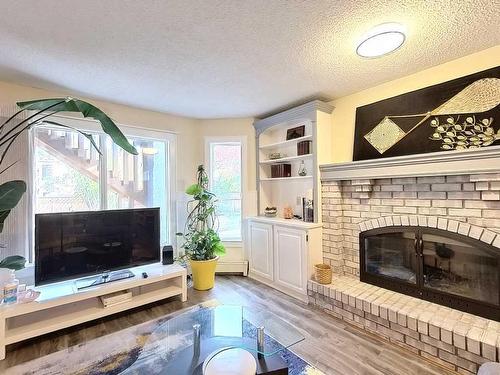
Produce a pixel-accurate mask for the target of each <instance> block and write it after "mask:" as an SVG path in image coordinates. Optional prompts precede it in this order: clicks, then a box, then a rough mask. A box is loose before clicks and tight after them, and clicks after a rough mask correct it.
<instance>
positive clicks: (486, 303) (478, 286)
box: [359, 227, 500, 321]
mask: <svg viewBox="0 0 500 375" xmlns="http://www.w3.org/2000/svg"><path fill="white" fill-rule="evenodd" d="M359 240H360V279H361V281H363V282H366V283H370V284H373V285H377V286H380V287H383V288H386V289H390V290H394V291H396V292H400V293H404V294H407V295H410V296H414V297H418V298H421V299H424V300H427V301H431V302H435V303H438V304H441V305H444V306H449V307H452V308H454V309H457V310H461V311H465V312H469V313H472V314H475V315H479V316H483V317H485V318H488V319H494V320H497V321H500V251H499V249H497V248H496V247H493V246H491V245H488V244H486V243H484V242H482V241H479V240H475V239H473V238H471V237H467V236H463V235H461V234H458V233H453V232H450V231H446V230H441V229H435V228H427V227H386V228H378V229H372V230H368V231H365V232H362V233H361V234H360V237H359Z"/></svg>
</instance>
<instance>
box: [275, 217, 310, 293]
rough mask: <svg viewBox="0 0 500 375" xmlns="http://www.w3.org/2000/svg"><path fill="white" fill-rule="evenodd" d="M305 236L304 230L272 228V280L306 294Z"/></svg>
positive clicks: (277, 226)
mask: <svg viewBox="0 0 500 375" xmlns="http://www.w3.org/2000/svg"><path fill="white" fill-rule="evenodd" d="M306 235H307V232H306V231H304V230H300V229H293V228H287V227H282V226H279V225H276V226H275V227H274V265H275V266H274V280H275V282H276V284H279V285H282V286H284V287H287V288H290V289H293V290H295V291H297V292H300V293H307V275H306V271H307V264H306V261H307V258H306Z"/></svg>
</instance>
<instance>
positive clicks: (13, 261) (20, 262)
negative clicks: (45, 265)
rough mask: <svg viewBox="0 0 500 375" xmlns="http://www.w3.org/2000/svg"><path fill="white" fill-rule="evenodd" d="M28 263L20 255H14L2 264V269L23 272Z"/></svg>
mask: <svg viewBox="0 0 500 375" xmlns="http://www.w3.org/2000/svg"><path fill="white" fill-rule="evenodd" d="M25 263H26V259H24V257H22V256H19V255H13V256H10V257H7V258H5V259H4V260H2V261H1V262H0V268H8V269H10V270H16V271H17V270H22V269H23V268H24V265H25Z"/></svg>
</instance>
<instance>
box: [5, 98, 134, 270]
mask: <svg viewBox="0 0 500 375" xmlns="http://www.w3.org/2000/svg"><path fill="white" fill-rule="evenodd" d="M17 106H18V107H19V110H18V111H17V112H16V113H14V114H13V115H12V116H11V117H9V118H8V119H7V120H6V121H5V122H4V123H3V124H1V125H0V168H1V169H0V175H1V174H3V173H5V171H7V170H8V169H10V168H11V167H12V166H13V165H14V164H16V162H14V163H11V164H10V165H7V166H5V167H4V166H3V164H4V161H5V157H6V155H7V152H8V151H9V149H10V148H11V147H12V146H13V144H14V142H15V141H16V139H18V138H19V136H20V135H21V134H22V133H23V132H25V131H27V130H29V129H30V128H31V127H34V126H36V125H38V124H41V123H42V122H43V123H48V124H52V125H57V126H59V127H62V128H68V129H72V130H76V131H77V132H79V133H80V134H82V135H83V136H84V137H85V138H87V139H88V140H89V141H90V143H91V145H92V146H93V147H95V149H96V150H97V152H98V153H99V154H100V155H101V151H100V150H99V148H98V147H97V144H96V143H95V141H94V138H93V137H92V135H91V134H88V133H85V132H83V131H81V130H78V129H75V128H73V127H70V126H67V125H64V124H60V123H57V122H54V121H51V120H48V119H47V118H48V117H50V116H52V115H54V114H56V113H59V112H70V113H71V112H72V113H80V114H82V115H83V116H84V117H90V118H93V119H95V120H97V121H99V123H100V124H101V127H102V130H103V131H104V132H105V133H106V134H108V135H109V136H110V137H111V139H112V140H113V142H114V143H116V144H117V145H118V146H120V147H121V148H123V149H124V150H125V151H127V152H129V153H131V154H133V155H137V154H138V152H137V150H136V149H135V147H134V146H133V145H131V144H130V143H129V142H128V140H127V138H126V137H125V136H124V135H123V133H122V132H121V131H120V129H119V128H118V126H116V124H115V123H114V122H113V120H111V118H109V116H107V115H106V114H105V113H104V112H103V111H101V110H100V109H99V108H97V107H95V106H93V105H92V104H90V103H87V102H85V101H83V100H79V99H74V98H71V97H66V98H54V99H39V100H32V101H27V102H18V103H17ZM25 111H32V112H29V115H28V116H25V118H23V119H19V117H20V115H21V114H23V113H24V112H25ZM25 192H26V182H25V181H22V180H13V181H7V182H5V183H3V184H1V185H0V233H1V232H2V231H3V227H4V223H5V220H6V219H7V217H8V216H9V214H10V212H11V211H12V210H13V209H14V208H15V207H16V206H17V204H18V203H19V201H20V200H21V198H22V197H23V195H24V193H25ZM25 262H26V260H25V259H24V257H22V256H10V257H7V258H5V259H3V260H2V261H1V262H0V268H10V269H16V270H17V269H21V268H23V267H24V263H25Z"/></svg>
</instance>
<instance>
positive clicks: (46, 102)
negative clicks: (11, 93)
mask: <svg viewBox="0 0 500 375" xmlns="http://www.w3.org/2000/svg"><path fill="white" fill-rule="evenodd" d="M60 102H62V103H60ZM57 103H59V104H57ZM55 104H57V105H55ZM17 105H18V106H19V107H20V108H23V109H29V110H39V111H43V110H46V109H47V108H49V107H51V106H54V107H52V108H50V109H49V110H50V111H54V112H79V113H81V114H82V115H83V116H84V117H91V118H93V119H95V120H97V121H99V122H100V123H101V127H102V130H103V131H104V132H105V133H106V134H108V135H109V136H110V137H111V139H112V140H113V142H114V143H116V144H117V145H118V146H120V147H121V148H123V149H124V150H125V151H127V152H129V153H131V154H133V155H137V154H138V152H137V150H136V149H135V147H134V146H132V145H131V144H130V143H129V141H128V140H127V138H126V137H125V136H124V135H123V133H122V132H121V131H120V129H118V126H116V124H115V123H114V122H113V120H111V119H110V118H109V117H108V115H106V114H105V113H104V112H103V111H101V110H100V109H99V108H97V107H95V106H93V105H92V104H90V103H87V102H84V101H83V100H79V99H73V98H54V99H39V100H31V101H27V102H18V103H17Z"/></svg>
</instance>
